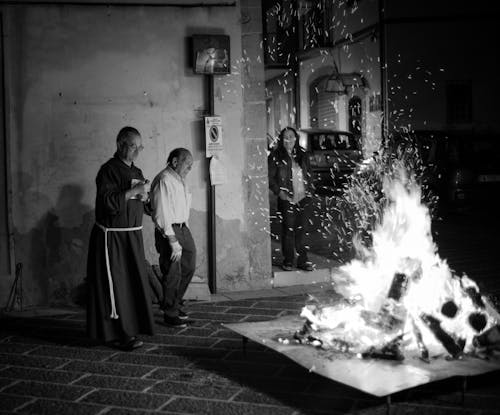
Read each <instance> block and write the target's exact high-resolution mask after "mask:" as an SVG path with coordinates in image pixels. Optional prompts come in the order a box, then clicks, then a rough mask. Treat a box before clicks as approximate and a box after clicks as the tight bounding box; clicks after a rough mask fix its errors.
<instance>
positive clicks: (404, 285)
mask: <svg viewBox="0 0 500 415" xmlns="http://www.w3.org/2000/svg"><path fill="white" fill-rule="evenodd" d="M397 176H398V177H396V178H393V179H391V180H386V182H385V183H384V193H385V194H386V195H387V199H388V201H389V202H388V205H387V206H386V207H385V210H384V212H383V214H382V219H381V221H380V223H379V224H378V226H376V227H375V229H374V231H373V234H372V241H373V242H372V247H370V248H363V255H362V257H363V259H355V260H353V261H351V262H350V263H348V264H347V265H344V266H343V267H341V268H340V272H339V274H338V275H336V277H335V282H334V289H335V290H336V291H337V292H338V293H339V294H341V295H342V296H343V297H344V301H342V302H340V303H338V304H334V305H322V304H310V305H306V306H305V307H304V308H303V309H302V312H301V314H300V315H301V317H303V318H305V319H306V322H305V324H304V326H303V327H302V329H301V330H299V331H297V332H296V333H295V336H294V337H295V339H296V341H298V342H300V343H306V344H311V345H314V346H317V347H321V348H323V349H330V350H336V351H339V352H347V353H351V354H355V355H357V356H358V357H360V358H381V359H392V360H403V359H404V358H405V357H408V356H410V355H417V356H419V357H420V358H421V359H422V360H424V361H426V362H429V361H430V357H435V356H439V355H443V354H444V355H447V356H448V357H449V358H454V359H457V358H461V357H462V356H463V354H464V353H472V352H475V351H477V350H478V348H480V347H482V348H484V347H486V345H489V346H491V345H492V344H496V346H497V347H498V346H500V331H499V326H498V325H497V324H498V323H499V321H498V314H497V312H496V310H494V309H493V307H491V305H490V304H489V303H488V301H487V299H486V298H484V297H483V296H482V295H481V293H480V292H479V288H478V287H477V285H476V284H475V282H474V281H472V280H471V279H469V278H468V277H467V276H466V275H462V276H458V275H455V274H454V273H453V271H452V270H451V269H450V268H449V267H448V265H447V263H446V261H444V260H442V259H441V258H440V257H439V255H438V254H437V249H436V247H435V245H434V242H433V240H432V236H431V221H430V215H429V211H428V209H427V207H426V206H424V205H423V204H422V203H421V202H420V199H421V198H420V189H419V187H418V186H417V185H416V184H415V181H414V180H413V181H409V180H407V179H406V177H407V175H406V174H404V173H403V172H399V174H398V175H397Z"/></svg>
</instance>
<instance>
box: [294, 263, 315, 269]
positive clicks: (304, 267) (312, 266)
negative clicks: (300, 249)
mask: <svg viewBox="0 0 500 415" xmlns="http://www.w3.org/2000/svg"><path fill="white" fill-rule="evenodd" d="M297 268H300V269H303V270H304V271H314V265H313V263H312V262H310V261H306V262H304V263H303V264H297Z"/></svg>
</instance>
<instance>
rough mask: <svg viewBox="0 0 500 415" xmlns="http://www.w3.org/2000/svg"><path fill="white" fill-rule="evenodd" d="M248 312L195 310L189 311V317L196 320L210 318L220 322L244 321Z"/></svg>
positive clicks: (209, 319)
mask: <svg viewBox="0 0 500 415" xmlns="http://www.w3.org/2000/svg"><path fill="white" fill-rule="evenodd" d="M245 317H246V314H230V313H212V312H208V311H207V312H203V313H202V312H194V313H189V318H192V319H195V320H208V321H212V322H218V323H237V322H239V321H243V320H244V319H245Z"/></svg>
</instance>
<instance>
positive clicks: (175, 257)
mask: <svg viewBox="0 0 500 415" xmlns="http://www.w3.org/2000/svg"><path fill="white" fill-rule="evenodd" d="M169 242H170V246H171V247H172V255H170V259H171V260H172V261H174V262H177V261H179V260H180V259H181V256H182V246H181V244H180V243H179V241H175V242H172V241H170V240H169Z"/></svg>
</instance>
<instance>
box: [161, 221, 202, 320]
mask: <svg viewBox="0 0 500 415" xmlns="http://www.w3.org/2000/svg"><path fill="white" fill-rule="evenodd" d="M172 229H173V230H174V233H175V237H176V238H177V240H178V241H179V243H180V245H181V246H182V256H181V259H180V260H178V261H175V262H174V261H172V260H171V259H170V256H171V255H172V247H171V246H170V242H169V241H168V238H164V237H163V236H162V234H161V233H160V231H158V230H157V229H155V245H156V250H157V251H158V253H159V254H160V260H159V262H160V269H161V272H162V274H163V280H162V286H163V302H162V304H161V308H162V309H163V311H164V313H165V315H167V316H169V317H177V316H178V315H179V309H180V303H181V300H182V297H184V294H185V293H186V290H187V287H188V285H189V283H190V282H191V279H192V278H193V275H194V271H195V268H196V247H195V245H194V240H193V237H192V235H191V231H190V230H189V228H188V227H187V226H186V225H185V224H183V225H175V224H174V225H173V226H172Z"/></svg>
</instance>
